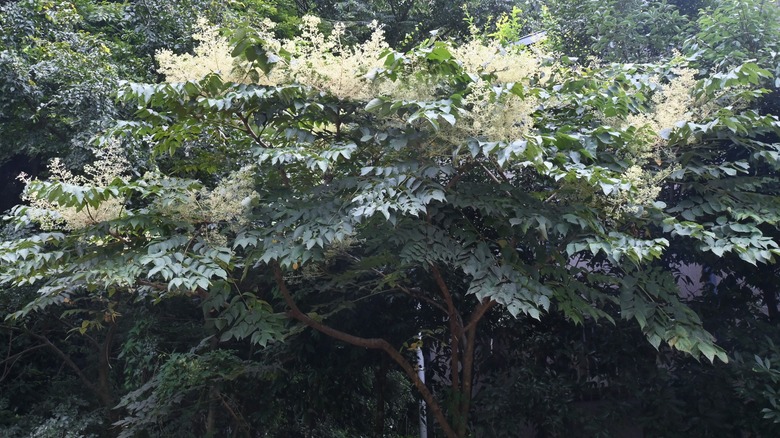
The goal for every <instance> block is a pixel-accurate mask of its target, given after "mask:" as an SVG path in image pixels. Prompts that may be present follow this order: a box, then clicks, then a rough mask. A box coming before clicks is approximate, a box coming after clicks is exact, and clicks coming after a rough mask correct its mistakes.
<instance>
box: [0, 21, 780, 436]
mask: <svg viewBox="0 0 780 438" xmlns="http://www.w3.org/2000/svg"><path fill="white" fill-rule="evenodd" d="M317 25H318V22H317V20H316V19H315V18H311V17H308V18H304V20H303V27H302V32H301V36H300V37H299V38H296V39H293V40H279V39H276V38H275V37H274V35H273V25H272V24H271V23H270V22H266V24H265V27H263V28H261V29H259V30H253V31H250V30H240V31H237V32H236V33H235V34H234V35H233V40H234V41H233V49H232V52H231V53H230V54H229V53H228V50H230V49H229V47H230V45H229V44H227V42H226V41H224V40H222V37H220V36H219V34H218V33H216V32H215V31H213V30H211V29H209V28H208V27H207V26H206V25H204V26H203V30H202V32H201V34H200V35H198V36H197V38H198V39H199V40H200V44H201V46H200V47H201V48H200V49H199V50H198V51H196V53H195V55H188V56H184V57H182V56H176V55H173V54H170V53H160V54H159V56H158V60H159V61H160V63H161V65H162V68H161V71H162V72H163V73H164V74H165V75H166V76H167V80H168V82H165V83H162V84H140V83H131V82H125V83H122V84H121V85H120V88H119V91H118V96H119V99H121V100H122V101H124V102H127V103H131V104H136V105H137V106H138V112H137V119H136V120H133V121H124V122H120V123H119V124H118V125H117V126H116V128H114V129H113V130H111V131H110V132H109V133H107V135H106V137H105V138H104V145H105V146H106V148H107V149H106V152H105V159H104V160H103V161H99V162H98V163H97V164H95V165H94V166H93V167H92V168H91V169H89V171H88V172H86V173H87V174H86V175H85V176H74V175H70V174H68V173H66V172H63V171H59V170H57V169H58V167H57V166H56V164H55V165H54V166H53V168H52V170H53V177H52V178H51V179H49V180H46V181H39V180H28V181H26V182H27V189H26V197H27V199H28V200H29V201H30V202H29V205H26V206H19V207H17V208H16V209H15V210H14V212H13V214H12V217H11V220H12V221H14V223H16V224H17V227H20V228H22V227H26V226H31V225H32V224H38V225H36V226H37V227H38V229H39V230H40V232H35V233H33V234H31V235H29V236H27V237H22V238H18V239H15V240H10V241H6V242H3V243H2V244H0V260H2V265H1V267H0V281H2V282H4V283H6V284H11V285H17V286H18V285H34V286H35V287H36V288H38V295H37V297H36V298H35V299H34V300H32V301H31V302H29V303H27V304H26V305H25V306H24V307H23V308H20V309H18V311H17V312H15V313H14V314H13V317H14V318H16V319H17V320H22V321H23V320H24V319H25V318H27V317H29V315H30V314H31V312H35V311H37V310H39V309H42V308H46V307H49V306H67V305H69V303H72V302H74V301H75V300H76V299H77V298H83V297H87V298H91V299H94V300H95V301H96V302H98V303H103V304H104V305H105V309H104V312H103V313H100V314H97V315H95V314H94V313H93V314H91V315H90V318H86V319H85V324H84V325H83V327H84V330H85V331H86V330H88V329H90V328H92V327H100V326H101V325H102V324H103V323H104V322H105V321H108V320H111V319H113V318H115V317H118V315H116V314H115V313H112V308H111V302H112V297H116V296H129V297H133V299H145V298H149V299H153V300H157V301H159V300H165V299H167V298H170V297H174V296H182V295H184V296H191V297H193V299H198V300H200V303H201V304H202V307H203V310H204V315H206V318H207V320H208V321H210V323H211V324H212V327H213V330H214V332H215V335H216V337H215V339H217V340H219V342H225V341H228V340H230V339H249V340H251V341H252V342H254V343H257V344H259V345H266V344H267V343H268V342H273V341H276V340H281V339H283V338H284V336H285V334H286V333H287V331H288V330H289V327H288V326H287V324H286V323H287V321H289V320H295V321H298V322H300V323H302V324H303V325H305V326H308V327H311V328H313V329H315V330H318V331H320V332H322V333H324V334H325V335H328V336H331V337H333V338H336V339H338V340H341V341H343V342H346V343H348V344H352V345H354V346H358V347H363V348H368V349H375V350H380V351H383V352H384V353H385V354H387V355H388V356H389V357H390V358H392V360H393V361H394V362H395V363H396V364H397V365H398V366H399V367H400V368H401V369H402V370H403V371H404V372H405V373H406V375H407V376H408V378H409V379H410V380H411V381H412V382H413V384H414V386H415V387H416V389H417V390H418V391H419V393H420V395H421V396H422V398H423V399H424V400H425V401H426V402H427V404H428V406H429V407H430V409H431V411H432V413H433V415H434V417H435V418H436V421H437V423H438V425H439V426H440V427H441V429H442V430H443V432H444V434H445V435H446V436H450V437H456V436H460V437H463V436H466V435H467V434H468V429H469V422H468V415H469V412H470V410H471V397H472V394H473V384H474V383H475V380H476V377H475V375H476V371H477V370H476V369H475V363H474V357H475V354H476V352H477V350H478V349H479V343H480V336H479V324H480V321H481V320H483V318H484V317H485V316H486V315H487V314H489V313H500V314H501V315H502V317H506V318H509V317H512V318H536V319H539V318H543V317H544V314H545V313H546V312H549V311H551V310H553V309H554V310H556V311H560V312H562V313H564V314H565V315H566V316H567V317H568V318H570V319H571V320H572V321H574V322H579V323H581V322H583V321H585V320H593V319H606V320H612V319H613V318H616V317H619V318H623V319H627V320H635V321H636V322H637V324H638V326H639V328H640V330H642V332H643V333H644V334H645V335H646V336H647V338H648V340H649V342H650V343H651V344H653V345H654V346H656V347H658V346H659V345H660V344H661V343H662V342H665V343H667V344H669V345H671V346H673V347H674V348H676V349H678V350H681V351H684V352H688V353H690V354H692V355H694V356H697V357H698V356H700V355H704V356H705V357H706V358H707V359H709V360H711V361H712V360H714V358H715V357H718V358H720V359H721V360H723V361H726V360H727V358H726V354H725V353H724V351H723V350H721V349H720V348H718V347H717V346H716V345H715V340H714V338H713V337H712V336H711V335H710V334H709V333H707V332H706V331H705V330H704V329H703V328H702V326H701V323H700V321H699V319H698V317H697V316H696V314H695V313H694V312H692V311H691V310H690V309H689V308H688V307H686V306H685V305H684V304H683V303H682V302H681V301H680V298H679V297H678V287H677V284H676V282H675V276H674V274H675V272H674V269H675V268H674V267H670V266H668V265H667V264H665V263H663V262H661V260H660V259H661V257H662V255H663V254H664V252H665V251H667V248H668V247H669V242H670V240H672V239H688V241H689V242H691V243H692V245H693V246H694V247H695V248H696V251H700V252H703V253H711V254H713V255H715V256H718V257H720V256H723V255H724V254H735V255H738V256H739V257H740V258H741V259H742V260H744V261H745V262H746V263H752V264H755V263H769V262H772V261H773V260H774V256H775V255H776V254H777V253H778V252H779V251H780V250H779V249H778V243H777V242H776V241H775V240H774V238H773V237H772V236H771V235H769V234H767V232H766V231H765V229H766V227H771V226H774V225H776V222H777V218H778V217H780V216H779V215H778V214H777V209H776V205H777V202H776V199H775V198H776V196H775V194H774V193H773V192H765V191H764V190H765V188H766V187H767V185H768V184H770V182H769V181H763V180H761V181H759V180H756V179H755V178H752V177H751V176H750V174H749V171H750V170H751V169H753V168H754V167H755V166H769V167H772V168H776V166H777V164H778V157H780V155H778V154H780V145H778V144H776V143H771V142H768V141H766V139H767V138H769V137H767V135H768V134H771V133H774V134H777V133H779V132H780V122H778V119H777V118H776V117H775V116H771V115H766V114H759V113H757V112H755V111H753V110H750V109H747V107H746V106H745V102H750V101H751V100H753V99H756V98H759V97H760V96H761V95H762V94H763V93H765V91H764V90H763V89H761V88H760V87H759V86H760V84H761V81H762V80H764V79H766V78H768V77H769V72H767V71H766V70H763V69H761V68H759V67H758V66H756V65H755V64H752V63H750V62H748V63H743V64H740V65H739V66H737V67H735V68H732V69H730V70H729V71H728V72H726V73H724V74H715V75H711V76H708V77H703V78H701V79H698V80H696V79H695V74H694V72H693V71H692V70H690V69H688V68H687V66H686V63H685V60H683V59H675V60H672V61H670V62H669V63H667V64H663V65H631V64H628V65H626V64H609V65H602V64H593V65H590V66H581V65H577V64H574V63H572V62H570V60H568V59H567V58H566V57H562V56H556V55H554V54H549V53H545V52H544V51H541V50H530V49H526V48H519V47H502V46H500V45H498V44H496V43H494V42H492V41H484V40H480V39H473V40H472V41H470V42H468V43H466V44H463V45H460V46H455V45H453V44H451V43H449V42H447V41H439V40H436V38H435V37H433V38H431V39H429V40H427V41H425V42H423V43H422V44H421V45H419V46H418V47H416V48H414V49H413V50H411V51H409V52H405V53H402V52H397V51H394V50H392V49H391V48H389V47H388V46H387V44H385V42H384V39H383V36H382V30H381V27H380V26H378V25H374V26H373V35H372V37H371V38H370V39H369V40H368V41H366V42H365V43H363V44H361V45H358V46H354V47H350V46H346V45H344V44H342V41H341V39H342V37H343V28H342V27H340V26H336V27H335V29H334V31H333V33H331V34H330V35H323V34H322V33H321V32H320V31H319V30H318V26H317ZM230 55H235V56H237V58H235V59H234V58H233V57H232V56H230ZM118 144H121V145H123V147H124V148H125V149H126V150H131V151H132V150H135V151H151V153H152V157H153V159H152V160H150V161H149V164H148V165H147V168H146V169H128V168H123V165H124V164H123V161H122V159H120V158H117V157H116V154H118V153H119V149H117V146H116V145H118ZM722 145H729V147H730V148H733V149H735V150H738V151H739V153H736V154H725V153H724V152H723V148H722V147H721V146H722ZM131 170H133V172H131ZM724 187H729V188H730V189H729V195H728V196H726V197H724V196H720V197H719V198H717V199H715V198H713V197H712V196H713V195H714V194H720V195H722V194H723V190H724V189H723V188H724ZM691 190H693V191H696V192H698V193H700V196H699V197H698V198H692V197H689V198H688V199H683V198H682V197H681V196H679V194H680V193H682V192H683V191H685V193H688V192H689V191H691ZM759 207H760V210H758V208H759ZM699 212H706V213H708V214H709V213H712V214H713V215H715V213H717V216H716V217H715V218H714V220H709V217H710V216H705V215H702V214H699ZM388 294H390V295H397V296H403V297H407V298H409V299H410V301H409V302H410V303H411V304H410V305H409V313H410V314H414V312H415V309H419V307H420V306H430V307H431V308H432V309H437V310H438V311H440V315H441V317H440V318H439V319H438V320H436V321H420V322H419V324H420V325H427V327H422V328H435V327H438V326H440V325H443V326H445V328H446V333H447V337H446V338H447V339H446V340H444V342H443V344H442V345H441V348H443V349H446V351H447V352H448V355H449V358H450V363H449V371H448V374H447V375H446V376H441V377H442V379H444V380H445V381H446V385H447V386H448V387H449V388H448V391H447V394H448V395H449V397H447V398H446V400H447V401H446V402H445V398H443V397H442V394H441V393H436V392H434V391H432V390H431V388H430V387H429V386H426V385H425V384H424V383H423V382H422V381H421V380H420V379H419V378H418V376H417V372H416V369H415V368H414V366H413V362H412V361H411V360H410V359H409V357H407V356H408V355H407V354H406V352H405V350H404V349H403V348H402V345H401V344H402V343H391V342H390V341H388V340H387V339H384V338H382V337H380V336H376V335H374V334H365V333H361V332H359V331H358V332H354V331H350V332H348V331H345V330H341V329H339V328H337V327H333V326H331V325H329V324H328V316H329V315H331V314H332V313H334V312H340V311H341V312H343V311H348V309H349V308H350V306H353V305H354V302H355V301H356V300H357V299H358V298H359V299H362V300H365V299H374V300H381V299H383V298H382V297H383V296H387V295H388ZM317 295H322V296H328V297H334V296H336V297H342V298H339V299H336V300H335V301H333V302H330V303H325V304H324V305H323V304H321V305H320V306H318V308H317V311H316V312H315V311H309V309H305V308H302V305H301V304H300V303H302V302H304V301H305V300H307V299H309V298H311V297H312V296H317ZM323 309H324V310H323ZM345 309H346V310H345ZM417 331H418V330H417V329H416V328H412V330H411V331H410V332H409V334H408V340H409V342H412V340H413V339H414V337H415V336H416V334H417ZM129 409H131V408H129ZM127 424H129V423H125V425H127Z"/></svg>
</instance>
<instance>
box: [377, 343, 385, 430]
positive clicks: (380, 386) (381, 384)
mask: <svg viewBox="0 0 780 438" xmlns="http://www.w3.org/2000/svg"><path fill="white" fill-rule="evenodd" d="M386 388H387V363H386V361H385V358H384V357H382V359H381V360H380V362H379V367H377V369H376V371H375V372H374V391H375V392H376V416H375V417H374V437H375V438H382V437H384V436H385V389H386Z"/></svg>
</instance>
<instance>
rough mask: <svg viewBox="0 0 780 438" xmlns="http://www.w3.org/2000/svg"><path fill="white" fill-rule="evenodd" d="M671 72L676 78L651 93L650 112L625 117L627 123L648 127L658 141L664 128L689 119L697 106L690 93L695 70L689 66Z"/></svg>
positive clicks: (672, 126)
mask: <svg viewBox="0 0 780 438" xmlns="http://www.w3.org/2000/svg"><path fill="white" fill-rule="evenodd" d="M673 72H674V74H675V75H676V78H674V79H672V80H671V81H670V82H669V83H668V84H665V85H664V86H662V87H661V89H660V91H656V92H655V94H653V98H652V104H653V108H652V111H651V112H648V113H642V114H632V115H630V116H628V117H627V118H626V124H628V125H632V126H646V127H648V128H649V129H650V130H651V131H652V132H653V133H654V134H655V135H656V137H657V139H658V142H660V141H661V139H662V138H663V137H664V133H665V131H666V130H672V129H674V128H675V124H676V123H677V122H679V121H687V120H690V119H691V117H692V116H693V111H694V108H695V107H696V106H697V105H696V99H695V98H694V97H693V96H692V95H691V91H692V90H693V89H694V87H695V85H696V80H695V79H694V75H695V74H696V71H695V70H694V69H691V68H676V69H674V70H673Z"/></svg>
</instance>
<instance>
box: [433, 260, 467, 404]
mask: <svg viewBox="0 0 780 438" xmlns="http://www.w3.org/2000/svg"><path fill="white" fill-rule="evenodd" d="M430 266H431V272H433V278H434V280H436V285H437V286H438V287H439V291H440V292H441V296H442V297H443V298H444V302H445V303H447V316H448V319H449V321H448V322H449V326H450V376H451V380H452V390H453V392H455V393H456V394H457V393H458V392H460V389H461V388H460V341H461V338H462V337H463V320H462V319H461V317H460V313H458V309H456V308H455V302H454V301H453V299H452V293H450V288H449V287H447V283H446V282H445V281H444V277H443V276H442V275H441V271H439V268H438V266H436V265H435V264H433V263H431V264H430Z"/></svg>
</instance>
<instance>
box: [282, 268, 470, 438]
mask: <svg viewBox="0 0 780 438" xmlns="http://www.w3.org/2000/svg"><path fill="white" fill-rule="evenodd" d="M271 267H272V269H273V273H274V280H275V281H276V286H277V287H278V288H279V292H280V293H281V294H282V297H283V298H284V301H285V303H286V304H287V307H289V308H290V310H289V312H287V314H288V315H289V316H290V317H291V318H293V319H296V320H298V321H300V322H302V323H304V324H306V325H307V326H309V327H311V328H313V329H315V330H317V331H319V332H321V333H323V334H325V335H328V336H330V337H332V338H334V339H338V340H339V341H342V342H346V343H348V344H352V345H355V346H358V347H363V348H370V349H374V350H382V351H384V352H385V353H387V354H388V355H389V356H390V357H391V358H392V359H393V360H394V361H395V362H396V363H397V364H398V365H399V366H400V367H401V368H402V369H403V370H404V372H405V373H406V375H407V376H408V377H409V379H411V380H412V383H414V386H415V388H417V390H418V391H419V392H420V395H421V396H422V398H423V399H424V400H425V402H426V403H427V404H428V406H429V407H430V408H431V411H432V412H433V415H434V417H435V418H436V420H437V421H438V422H439V425H440V426H441V428H442V429H443V430H444V433H445V435H446V436H447V437H449V438H457V435H456V434H455V431H454V430H453V429H452V427H451V426H450V424H449V422H447V419H446V417H445V416H444V412H443V411H442V409H441V406H440V405H439V403H438V402H437V401H436V399H435V398H434V396H433V394H432V393H431V391H430V390H429V389H428V387H427V386H425V384H424V383H422V381H421V380H420V378H419V377H418V376H417V369H416V368H415V367H414V366H413V365H412V364H411V363H409V361H407V360H406V358H404V357H403V355H401V353H399V352H398V350H396V349H395V348H393V346H392V345H390V343H389V342H387V341H386V340H384V339H380V338H361V337H359V336H354V335H350V334H349V333H345V332H342V331H341V330H336V329H334V328H333V327H328V326H326V325H324V324H322V323H320V322H318V321H315V320H314V319H312V318H310V317H309V316H308V315H306V314H305V313H303V312H301V310H300V309H299V308H298V305H297V304H296V303H295V300H294V299H293V297H292V294H290V290H289V289H287V284H286V283H285V281H284V276H283V274H282V268H281V267H280V266H279V264H278V263H276V262H272V263H271Z"/></svg>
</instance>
